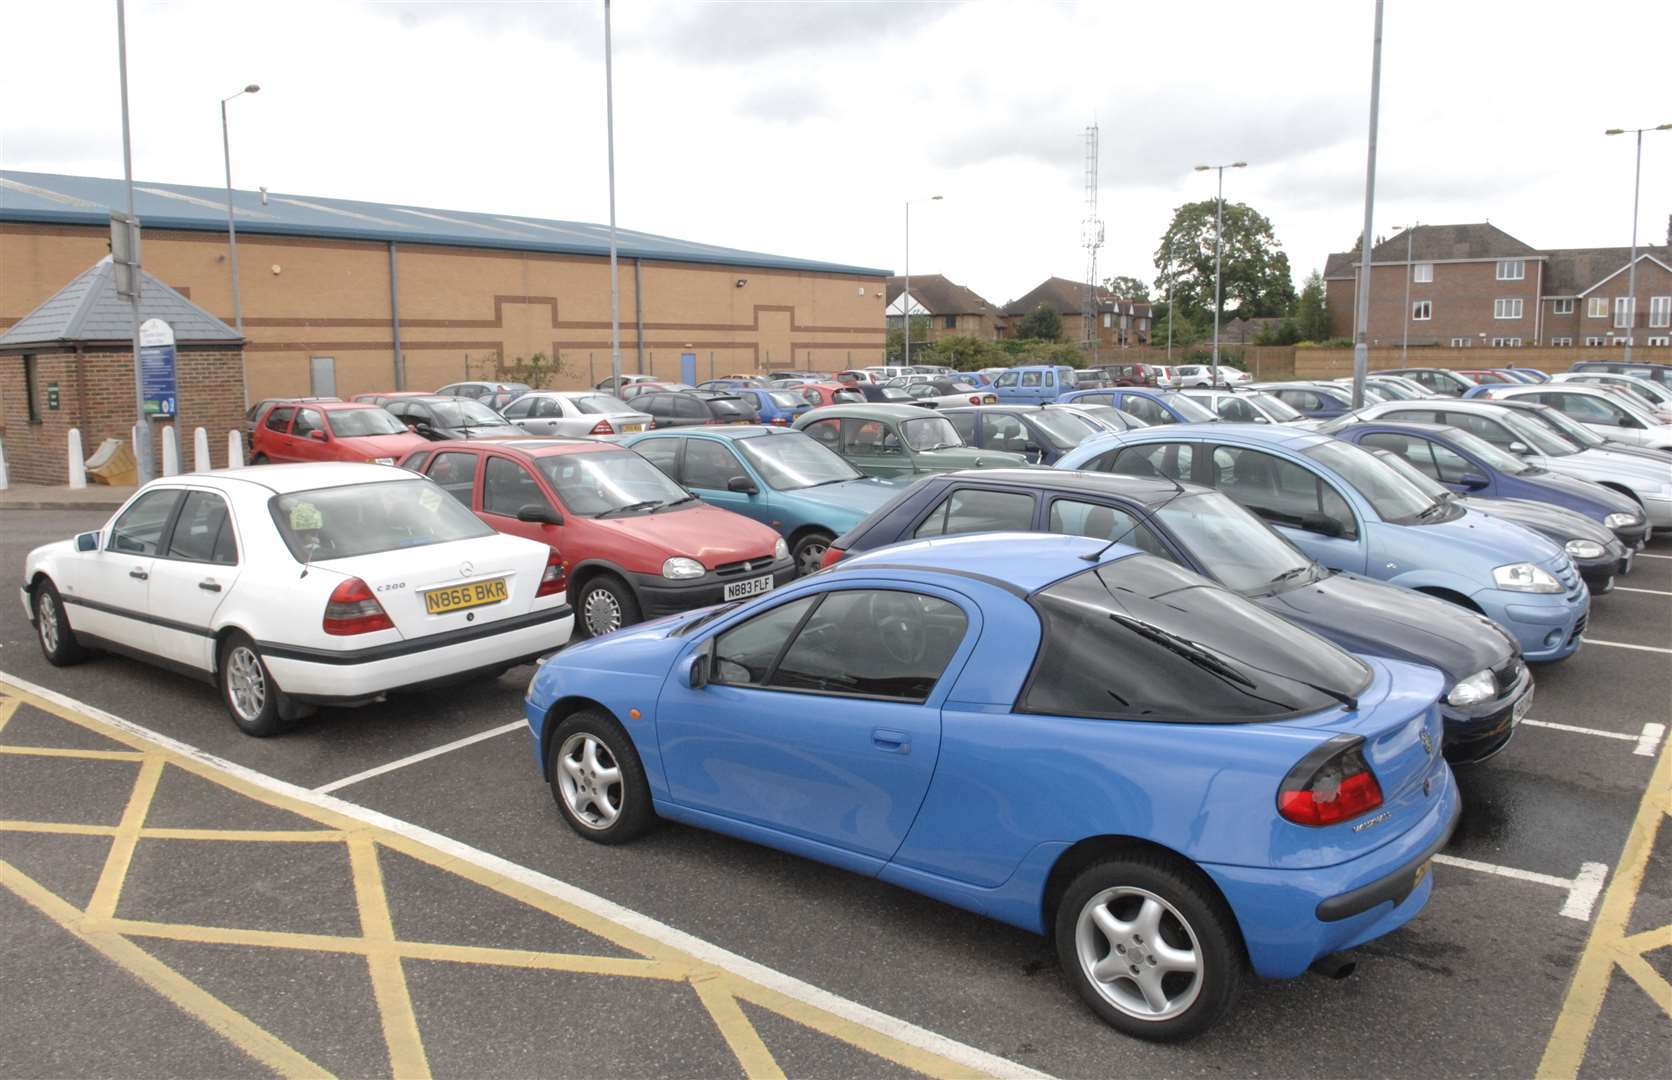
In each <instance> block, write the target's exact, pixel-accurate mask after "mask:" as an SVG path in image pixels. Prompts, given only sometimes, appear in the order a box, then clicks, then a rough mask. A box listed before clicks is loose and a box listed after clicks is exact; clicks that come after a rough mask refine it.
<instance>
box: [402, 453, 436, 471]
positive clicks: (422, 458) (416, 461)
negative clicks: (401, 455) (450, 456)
mask: <svg viewBox="0 0 1672 1080" xmlns="http://www.w3.org/2000/svg"><path fill="white" fill-rule="evenodd" d="M428 460H430V452H429V451H428V450H420V451H418V452H417V453H416V454H411V455H409V456H408V457H407V459H406V460H405V461H403V462H401V468H403V469H411V470H412V471H413V472H415V473H421V472H423V471H424V462H426V461H428Z"/></svg>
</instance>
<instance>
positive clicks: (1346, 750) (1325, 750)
mask: <svg viewBox="0 0 1672 1080" xmlns="http://www.w3.org/2000/svg"><path fill="white" fill-rule="evenodd" d="M1380 805H1382V785H1381V784H1379V783H1377V782H1376V774H1375V773H1373V772H1371V771H1370V766H1369V765H1367V764H1366V763H1365V760H1364V740H1363V739H1361V738H1359V737H1358V736H1355V735H1337V736H1336V737H1335V738H1333V739H1331V740H1329V741H1328V742H1326V743H1324V744H1323V745H1322V746H1319V747H1318V748H1317V749H1315V750H1313V751H1312V752H1311V753H1310V754H1307V755H1306V756H1305V757H1303V758H1301V759H1300V763H1299V764H1298V765H1296V766H1295V767H1294V768H1293V769H1291V770H1290V771H1289V775H1288V776H1287V777H1285V778H1284V780H1283V785H1282V786H1281V787H1280V788H1278V789H1277V812H1278V813H1279V814H1281V815H1283V817H1284V819H1285V820H1287V821H1292V822H1294V823H1295V824H1296V825H1334V824H1335V823H1337V822H1340V821H1346V820H1348V819H1349V818H1355V817H1358V816H1359V815H1360V814H1364V813H1368V812H1369V811H1371V810H1374V809H1376V807H1378V806H1380Z"/></svg>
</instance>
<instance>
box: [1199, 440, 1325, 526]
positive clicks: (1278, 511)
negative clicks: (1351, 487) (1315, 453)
mask: <svg viewBox="0 0 1672 1080" xmlns="http://www.w3.org/2000/svg"><path fill="white" fill-rule="evenodd" d="M1213 481H1214V486H1215V487H1217V488H1218V489H1219V490H1221V491H1223V492H1224V493H1225V494H1227V495H1229V496H1230V497H1231V498H1232V499H1234V500H1236V501H1237V502H1239V503H1241V504H1242V505H1244V506H1246V507H1247V508H1248V509H1250V510H1252V511H1254V512H1255V513H1256V514H1258V515H1259V516H1260V517H1263V518H1265V519H1266V520H1267V521H1271V522H1275V523H1277V524H1280V525H1290V526H1293V527H1295V528H1302V529H1305V528H1308V526H1310V525H1316V524H1317V519H1318V518H1320V517H1323V518H1328V519H1329V520H1331V521H1333V522H1334V523H1335V527H1336V529H1337V530H1338V531H1337V532H1336V535H1338V536H1342V537H1355V536H1357V535H1358V530H1357V528H1356V524H1357V523H1356V522H1355V520H1354V518H1353V513H1352V510H1351V509H1349V508H1348V506H1347V504H1346V502H1345V501H1344V500H1343V499H1342V498H1341V496H1340V495H1339V494H1338V493H1337V492H1336V490H1335V489H1334V488H1333V487H1331V486H1330V485H1329V484H1327V483H1325V482H1324V481H1323V479H1322V478H1320V477H1318V476H1317V475H1315V474H1314V473H1312V471H1311V470H1309V469H1304V468H1302V467H1301V466H1299V465H1296V464H1294V463H1293V462H1290V461H1285V460H1283V459H1282V458H1279V457H1274V456H1273V455H1271V454H1265V453H1261V452H1260V451H1258V450H1247V449H1244V448H1242V447H1235V446H1220V447H1215V448H1214V451H1213ZM1309 531H1315V532H1322V531H1323V530H1322V529H1311V530H1309Z"/></svg>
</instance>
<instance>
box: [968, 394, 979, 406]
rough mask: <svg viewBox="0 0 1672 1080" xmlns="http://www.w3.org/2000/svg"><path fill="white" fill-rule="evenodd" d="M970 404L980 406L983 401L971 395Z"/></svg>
mask: <svg viewBox="0 0 1672 1080" xmlns="http://www.w3.org/2000/svg"><path fill="white" fill-rule="evenodd" d="M970 404H971V405H979V404H981V399H980V398H978V397H976V396H975V395H973V394H971V395H970Z"/></svg>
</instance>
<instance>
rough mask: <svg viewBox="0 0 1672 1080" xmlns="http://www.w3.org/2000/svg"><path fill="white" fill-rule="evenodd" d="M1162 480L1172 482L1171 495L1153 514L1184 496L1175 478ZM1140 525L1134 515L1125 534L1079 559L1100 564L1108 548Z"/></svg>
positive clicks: (1169, 477) (1163, 476)
mask: <svg viewBox="0 0 1672 1080" xmlns="http://www.w3.org/2000/svg"><path fill="white" fill-rule="evenodd" d="M1162 479H1164V480H1169V481H1171V482H1172V485H1173V494H1172V496H1171V497H1170V498H1168V500H1167V501H1166V502H1164V503H1162V504H1161V505H1160V506H1158V507H1156V508H1155V510H1154V512H1155V513H1160V512H1161V511H1162V510H1165V509H1166V508H1167V507H1169V506H1171V505H1173V503H1174V502H1176V501H1178V498H1179V496H1181V495H1183V494H1185V490H1184V485H1183V484H1180V483H1179V482H1178V480H1177V479H1176V478H1174V477H1171V476H1166V475H1165V474H1162ZM1141 524H1142V522H1140V521H1138V520H1136V515H1134V520H1133V522H1132V525H1131V527H1129V528H1128V529H1127V530H1126V531H1125V532H1123V533H1121V534H1120V535H1119V536H1117V537H1115V538H1114V539H1113V540H1110V541H1109V542H1108V543H1107V544H1104V545H1103V546H1102V547H1100V548H1098V549H1097V551H1095V552H1094V553H1092V554H1090V555H1082V556H1080V558H1082V559H1084V560H1086V561H1087V562H1089V563H1097V562H1102V561H1103V556H1104V554H1105V553H1106V552H1107V551H1108V550H1109V549H1110V548H1112V547H1114V546H1115V545H1116V544H1118V543H1120V542H1121V541H1122V540H1125V539H1126V538H1127V537H1128V536H1131V535H1132V534H1133V533H1134V532H1136V531H1137V529H1138V526H1139V525H1141Z"/></svg>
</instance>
